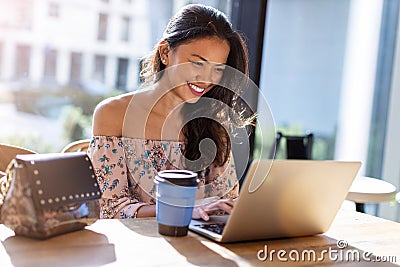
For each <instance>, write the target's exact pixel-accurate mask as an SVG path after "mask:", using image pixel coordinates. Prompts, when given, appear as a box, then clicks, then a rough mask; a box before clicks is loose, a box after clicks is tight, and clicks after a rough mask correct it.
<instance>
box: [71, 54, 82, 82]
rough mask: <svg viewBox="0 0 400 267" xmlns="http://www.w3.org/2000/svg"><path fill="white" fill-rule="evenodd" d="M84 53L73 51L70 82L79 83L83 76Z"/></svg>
mask: <svg viewBox="0 0 400 267" xmlns="http://www.w3.org/2000/svg"><path fill="white" fill-rule="evenodd" d="M81 70H82V53H77V52H72V53H71V70H70V78H69V80H70V83H73V84H74V83H79V82H80V81H81V78H82V73H81Z"/></svg>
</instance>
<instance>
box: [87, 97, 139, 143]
mask: <svg viewBox="0 0 400 267" xmlns="http://www.w3.org/2000/svg"><path fill="white" fill-rule="evenodd" d="M132 96H133V93H127V94H123V95H119V96H115V97H111V98H107V99H105V100H103V101H102V102H100V103H99V104H98V105H97V107H96V109H95V111H94V114H93V135H105V136H121V135H122V125H123V120H124V116H125V111H126V109H127V107H128V105H129V103H130V101H131V99H132Z"/></svg>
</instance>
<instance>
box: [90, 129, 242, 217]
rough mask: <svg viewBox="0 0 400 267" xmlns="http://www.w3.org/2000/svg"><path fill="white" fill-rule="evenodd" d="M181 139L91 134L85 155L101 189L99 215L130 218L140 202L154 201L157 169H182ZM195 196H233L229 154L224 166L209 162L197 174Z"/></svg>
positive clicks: (235, 186) (234, 182)
mask: <svg viewBox="0 0 400 267" xmlns="http://www.w3.org/2000/svg"><path fill="white" fill-rule="evenodd" d="M182 146H183V143H181V142H176V141H154V140H143V139H136V138H127V137H115V136H94V137H93V138H92V140H91V142H90V146H89V149H88V155H89V157H90V158H91V160H92V164H93V166H94V170H95V173H96V176H97V180H98V183H99V185H100V188H101V191H102V198H101V201H100V218H132V217H134V214H135V212H136V211H137V209H139V208H140V207H141V206H143V205H149V204H155V193H156V185H155V183H154V181H153V179H154V177H155V176H156V174H157V172H159V171H162V170H169V169H182V168H183V156H182V154H181V150H182ZM199 178H200V187H199V189H198V190H197V195H196V198H197V199H201V198H207V197H212V196H218V197H221V198H228V197H236V196H237V195H238V192H239V187H238V181H237V178H236V171H235V165H234V162H233V157H230V159H229V160H228V161H227V163H226V164H225V165H224V166H220V167H219V166H216V165H212V166H209V167H208V168H207V169H206V170H204V171H203V172H202V173H201V174H200V175H199Z"/></svg>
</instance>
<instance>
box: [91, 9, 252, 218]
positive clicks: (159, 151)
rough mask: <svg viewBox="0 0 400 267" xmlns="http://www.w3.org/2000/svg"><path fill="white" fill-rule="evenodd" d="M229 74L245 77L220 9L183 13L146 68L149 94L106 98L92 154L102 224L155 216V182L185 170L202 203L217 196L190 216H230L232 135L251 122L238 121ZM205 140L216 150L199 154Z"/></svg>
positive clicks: (239, 47) (240, 52)
mask: <svg viewBox="0 0 400 267" xmlns="http://www.w3.org/2000/svg"><path fill="white" fill-rule="evenodd" d="M227 68H234V69H236V70H238V71H240V72H241V73H243V75H248V55H247V50H246V46H245V44H244V41H243V39H242V37H241V36H240V35H239V34H238V33H237V32H235V31H233V30H232V27H231V24H230V23H229V22H228V20H227V18H226V16H225V15H224V14H223V13H221V12H220V11H218V10H216V9H214V8H212V7H208V6H203V5H188V6H185V7H183V8H182V9H181V10H180V11H179V12H178V13H177V14H176V15H175V16H174V17H173V18H172V19H171V20H170V22H169V24H168V26H167V28H166V30H165V32H164V36H163V39H162V41H160V42H159V43H158V44H157V46H156V48H155V50H154V52H153V54H152V55H151V56H150V57H149V58H148V59H147V60H146V61H145V62H144V65H143V71H142V73H141V75H142V78H143V80H144V88H143V89H142V90H139V91H135V92H131V93H127V94H124V95H121V96H118V97H114V98H110V99H107V100H105V101H103V102H102V103H100V104H99V105H98V106H97V108H96V110H95V113H94V119H93V139H92V142H91V144H90V147H89V151H88V154H89V156H90V157H91V159H92V162H93V165H94V168H95V172H96V175H97V179H98V182H99V184H100V187H101V188H102V191H103V196H102V199H101V214H100V217H101V218H132V217H148V216H155V205H154V204H155V185H154V182H153V178H154V176H155V175H156V174H157V172H158V171H160V170H165V169H180V168H186V169H190V170H193V171H197V172H198V174H199V178H200V180H201V185H202V187H201V188H200V189H199V190H198V194H197V198H208V197H213V196H214V197H218V198H219V200H218V201H214V202H212V203H206V204H203V205H201V206H197V207H195V209H194V212H193V218H202V219H204V220H208V218H209V217H208V215H209V214H211V213H215V212H217V211H223V212H226V213H230V212H231V210H232V207H233V205H234V200H233V199H234V198H235V197H237V195H238V182H237V178H236V172H235V166H234V162H233V157H231V138H230V134H231V131H232V129H233V128H234V127H237V126H239V127H243V126H245V125H247V124H248V123H249V122H250V120H246V119H244V118H242V117H241V114H243V110H242V108H240V106H239V105H238V101H237V99H238V95H237V94H236V93H235V92H233V91H232V90H229V89H227V88H224V87H223V86H220V85H218V84H220V83H221V82H222V81H224V80H229V81H230V82H231V80H232V79H228V78H226V77H225V76H226V75H225V73H226V69H227ZM200 100H211V102H207V103H204V102H202V101H200ZM219 103H223V104H224V105H226V106H227V107H229V110H230V112H223V110H222V109H221V108H220V105H218V104H219ZM232 111H233V112H232ZM202 112H203V113H202ZM231 113H234V115H233V116H231V115H232V114H231ZM215 118H218V119H215ZM218 120H219V122H218ZM221 121H222V122H223V123H220V122H221ZM167 122H168V123H167ZM228 133H229V134H228ZM202 140H208V141H210V140H212V144H211V148H214V149H209V148H210V147H208V148H207V149H202V146H203V145H204V143H202ZM210 158H211V159H212V160H211V161H210Z"/></svg>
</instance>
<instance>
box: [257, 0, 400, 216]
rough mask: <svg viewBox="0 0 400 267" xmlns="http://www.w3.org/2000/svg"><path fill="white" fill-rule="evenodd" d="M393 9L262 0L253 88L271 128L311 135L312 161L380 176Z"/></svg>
mask: <svg viewBox="0 0 400 267" xmlns="http://www.w3.org/2000/svg"><path fill="white" fill-rule="evenodd" d="M398 13H399V2H398V1H368V2H365V1H353V0H340V1H337V0H326V1H309V0H293V1H290V0H289V1H279V0H271V1H268V10H267V21H266V24H265V25H266V35H265V39H264V50H263V59H262V69H261V81H260V89H261V91H262V93H263V94H264V95H265V97H266V99H267V100H268V102H269V105H270V107H271V110H272V113H273V116H274V119H275V123H276V127H277V130H279V131H282V132H284V133H286V134H294V135H304V134H305V133H306V132H308V131H310V132H313V133H314V136H315V139H314V140H315V141H314V148H313V154H312V156H313V159H335V160H353V161H361V162H362V163H363V164H362V167H361V169H360V172H359V174H360V175H366V176H373V177H377V178H384V177H381V170H380V169H381V168H382V161H383V158H382V155H383V149H384V145H385V140H384V138H385V135H386V120H387V114H388V102H389V98H390V90H391V89H390V84H391V79H392V75H393V72H392V68H393V55H394V44H395V41H394V40H396V31H397V23H398ZM397 38H398V36H397ZM259 112H262V111H259ZM261 141H262V140H261V135H260V133H258V134H257V135H256V142H257V143H260V142H261ZM257 148H258V147H257V145H256V149H257ZM266 152H268V151H266ZM257 153H259V151H258V152H257ZM267 155H268V153H267ZM282 155H283V154H279V153H278V155H277V156H278V158H280V157H283V156H282ZM367 212H368V213H375V211H374V208H373V207H367Z"/></svg>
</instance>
